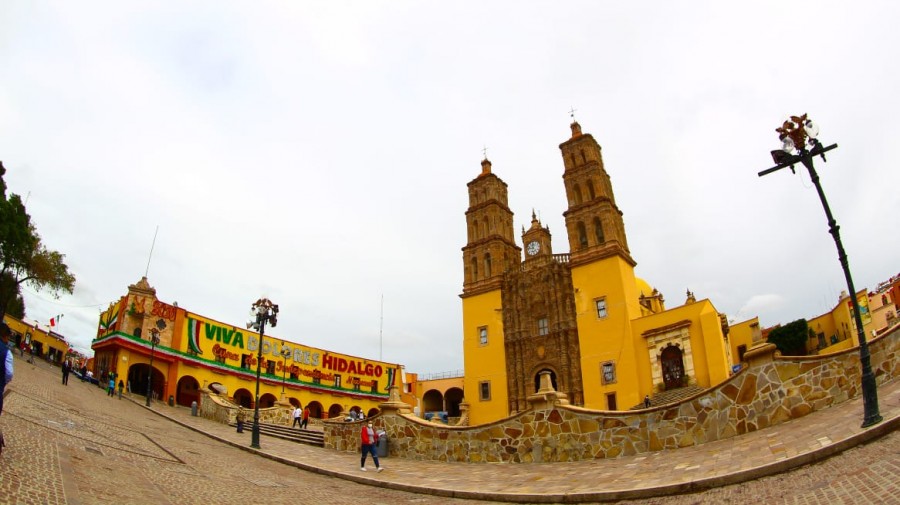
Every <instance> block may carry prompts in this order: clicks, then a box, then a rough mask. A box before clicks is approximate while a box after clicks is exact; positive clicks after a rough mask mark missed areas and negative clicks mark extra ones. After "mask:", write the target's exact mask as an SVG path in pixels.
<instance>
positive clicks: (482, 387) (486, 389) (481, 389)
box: [478, 381, 491, 402]
mask: <svg viewBox="0 0 900 505" xmlns="http://www.w3.org/2000/svg"><path fill="white" fill-rule="evenodd" d="M478 399H479V400H481V401H483V402H486V401H490V399H491V381H481V382H479V383H478Z"/></svg>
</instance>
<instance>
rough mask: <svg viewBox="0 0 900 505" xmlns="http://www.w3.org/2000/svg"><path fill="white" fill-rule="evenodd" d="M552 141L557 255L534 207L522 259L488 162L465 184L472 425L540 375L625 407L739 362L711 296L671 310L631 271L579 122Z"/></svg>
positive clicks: (579, 394)
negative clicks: (558, 180)
mask: <svg viewBox="0 0 900 505" xmlns="http://www.w3.org/2000/svg"><path fill="white" fill-rule="evenodd" d="M559 148H560V151H561V154H562V160H563V173H562V179H563V188H562V189H564V190H565V194H566V199H567V201H568V209H567V210H566V211H565V212H564V213H563V216H564V218H565V226H566V229H565V233H566V237H565V238H566V240H567V242H568V249H569V251H568V252H564V253H556V252H554V251H553V249H552V243H551V235H550V230H549V229H548V228H547V227H545V226H543V225H542V223H541V222H540V221H539V220H538V219H537V217H536V216H535V214H534V212H532V216H531V225H530V227H529V228H527V229H525V228H524V227H523V229H522V234H521V244H522V246H523V247H524V253H525V256H524V258H523V257H522V249H523V247H520V246H519V245H518V243H517V241H516V237H515V235H514V230H513V212H512V210H511V209H510V208H509V207H508V194H507V185H506V183H504V182H503V180H502V179H500V178H499V177H498V176H497V175H496V174H494V173H493V170H492V165H491V162H490V161H489V160H487V159H485V160H483V161H482V162H481V173H480V174H479V175H478V177H476V178H475V179H474V180H472V181H471V182H469V183H468V193H469V207H468V210H467V211H466V225H467V230H468V233H467V243H466V245H465V247H463V249H462V252H463V262H464V282H463V292H462V294H461V295H460V296H461V298H462V305H463V351H464V360H465V378H464V391H465V400H466V403H468V405H469V422H470V423H471V424H479V423H485V422H490V421H494V420H497V419H500V418H503V417H506V416H508V415H511V414H514V413H516V412H520V411H523V410H525V409H527V408H528V406H529V404H528V401H527V398H528V396H529V395H532V394H534V393H535V392H536V390H537V389H538V381H539V374H540V373H541V372H544V371H547V372H550V378H551V381H552V383H553V385H554V386H555V389H556V390H557V391H560V392H562V393H564V394H565V396H566V398H567V400H568V402H569V403H571V404H573V405H578V406H584V407H587V408H593V409H604V410H624V409H628V408H630V407H633V406H635V405H637V404H640V403H641V402H642V400H643V399H644V396H645V395H649V396H651V397H652V396H653V395H654V394H657V393H660V392H663V391H666V390H672V389H678V388H682V387H685V386H700V387H709V386H711V385H713V384H717V383H719V382H721V381H723V380H725V379H727V378H728V377H729V376H730V375H731V373H732V365H733V364H734V363H737V362H738V361H737V360H736V359H733V358H732V354H733V350H732V347H731V345H730V344H729V342H728V338H727V337H728V324H727V321H726V319H725V317H724V315H722V314H720V313H719V312H718V311H717V310H716V308H715V307H714V306H713V304H712V302H710V301H709V300H704V299H701V300H697V299H696V298H695V297H694V295H693V294H692V293H690V292H688V293H687V297H686V301H685V303H684V304H683V305H681V306H678V307H674V308H669V309H667V308H666V306H665V300H664V298H663V295H662V294H661V293H660V292H658V291H657V290H656V289H654V288H653V287H652V286H651V285H650V284H648V283H647V282H645V281H644V280H642V279H640V278H638V277H636V276H635V272H634V268H635V265H636V262H635V260H634V259H633V258H632V256H631V251H630V250H629V248H628V241H627V237H626V234H625V225H624V222H623V219H622V215H623V214H622V211H621V210H619V207H618V205H617V204H616V200H615V196H614V194H613V188H612V183H611V182H610V177H609V175H608V173H607V172H606V169H605V167H604V164H603V159H602V156H601V149H600V146H599V144H598V143H597V142H596V141H595V140H594V138H593V137H592V136H591V135H590V134H583V133H582V131H581V126H580V125H579V124H578V123H577V122H575V123H572V125H571V137H570V138H569V139H568V140H566V141H565V142H563V143H562V144H560V146H559ZM757 326H758V322H757ZM757 331H758V330H757ZM747 332H748V333H747V335H752V330H750V329H749V327H748V329H747ZM742 334H743V333H742Z"/></svg>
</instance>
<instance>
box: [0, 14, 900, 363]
mask: <svg viewBox="0 0 900 505" xmlns="http://www.w3.org/2000/svg"><path fill="white" fill-rule="evenodd" d="M898 10H900V7H898V6H897V5H895V4H894V3H888V2H863V3H862V4H858V3H857V4H854V5H853V6H852V7H851V6H849V5H844V4H843V3H837V2H824V3H823V2H799V3H791V4H784V3H775V2H766V3H763V4H748V5H742V6H732V5H725V4H720V3H713V2H710V3H699V4H688V5H681V4H679V5H670V4H667V3H665V2H653V3H650V4H644V5H641V6H637V7H635V6H632V5H625V4H623V5H614V6H610V5H595V4H593V3H589V2H576V3H567V4H562V5H553V6H550V5H543V4H540V3H531V2H525V3H522V2H515V3H512V2H501V3H491V4H486V5H482V4H478V5H476V4H467V3H463V4H454V5H448V4H437V3H424V4H422V3H391V4H386V3H371V2H338V3H329V4H327V5H326V4H320V5H310V4H306V3H300V4H297V3H292V2H268V3H262V4H254V5H252V6H251V5H249V4H247V5H245V4H241V3H237V2H208V3H189V4H184V3H176V2H168V3H162V4H153V5H149V4H148V5H146V6H136V5H131V4H121V3H116V2H96V3H83V2H79V3H78V4H77V5H76V4H70V3H65V2H60V3H54V2H46V3H40V4H34V3H31V2H16V1H13V2H5V3H3V4H2V5H0V68H3V69H4V79H3V80H2V82H0V159H2V160H3V161H4V163H5V165H6V167H7V169H8V170H9V172H8V173H7V176H6V181H7V183H8V185H9V187H10V189H11V191H13V192H16V193H20V194H23V195H24V194H28V193H30V195H31V196H30V198H29V202H28V209H29V212H30V213H31V215H32V217H33V219H34V221H35V223H36V225H37V227H38V229H39V231H40V233H41V234H42V236H43V237H44V238H45V240H46V242H47V244H48V245H49V246H50V247H51V248H54V249H57V250H59V251H61V252H63V253H65V254H66V255H67V261H68V264H69V265H70V267H72V270H73V271H74V273H75V274H76V275H77V277H78V280H79V282H78V286H77V289H76V292H75V294H74V295H73V296H71V297H63V298H62V299H61V300H58V301H54V300H52V299H50V297H48V296H45V295H34V294H31V293H26V301H27V303H28V314H29V316H31V317H34V318H36V319H40V320H46V319H48V318H49V317H51V316H52V315H56V314H58V313H60V312H64V313H66V316H65V318H64V319H63V327H62V330H63V332H64V333H65V334H66V335H67V336H68V337H69V338H70V340H73V342H75V343H76V345H77V346H78V347H81V348H87V347H89V345H90V339H91V337H92V336H93V334H94V331H95V327H96V314H97V312H98V310H99V308H105V307H106V305H107V304H108V303H109V302H110V301H112V300H114V299H116V298H118V297H119V296H121V295H122V294H124V292H125V290H126V288H127V285H128V284H131V283H133V282H135V281H137V280H138V279H139V278H140V276H141V275H143V273H144V271H145V269H146V268H147V259H148V257H147V256H148V254H149V249H150V242H151V240H152V238H153V232H154V229H155V228H156V226H157V225H158V226H159V230H160V231H159V237H158V239H157V243H156V247H155V250H154V255H153V260H152V262H151V263H150V268H149V272H150V282H151V283H152V284H153V285H154V286H155V287H156V288H157V290H158V293H159V295H160V297H161V298H162V299H164V300H166V301H170V302H171V301H176V300H177V301H178V302H179V304H180V305H181V306H183V307H187V308H189V309H190V310H193V311H196V312H199V313H203V314H205V315H208V316H210V317H213V318H217V319H221V320H224V321H229V322H232V323H234V324H240V323H242V322H243V319H244V318H245V316H246V312H247V309H248V307H249V303H250V302H252V301H253V300H255V299H256V298H257V297H258V296H259V295H261V294H263V293H267V294H269V295H270V296H271V297H273V298H276V301H277V302H279V303H280V304H281V307H282V311H283V314H282V317H281V319H280V323H279V326H278V328H277V332H276V334H277V335H279V336H284V337H286V338H289V339H292V340H297V341H300V342H303V343H308V344H311V345H316V346H320V347H325V348H328V349H333V350H335V351H341V352H349V353H359V354H363V355H365V356H377V354H378V352H384V358H385V359H386V360H393V361H398V362H401V363H404V364H405V365H407V369H408V370H410V371H421V372H433V371H441V370H452V369H458V368H461V366H462V357H461V354H462V353H461V347H462V346H461V303H460V300H459V298H458V296H457V295H458V294H459V293H460V291H461V290H462V254H461V252H460V249H461V247H462V246H463V245H465V240H466V236H465V217H464V212H465V210H466V206H467V204H468V202H467V193H466V183H467V182H468V181H470V180H471V179H472V178H474V177H475V176H476V175H477V174H478V173H479V171H480V165H479V161H480V159H481V149H482V147H483V146H485V145H486V146H487V147H488V156H489V157H490V158H491V160H492V161H493V162H494V172H495V173H497V174H498V175H499V176H500V177H501V178H503V179H504V180H505V181H506V182H507V183H508V184H509V191H510V207H511V208H512V210H513V212H515V215H516V221H515V229H516V231H517V233H518V231H519V230H520V228H521V226H523V225H527V224H528V222H529V220H530V216H531V210H532V209H535V210H536V211H537V212H538V213H539V215H540V217H541V219H542V220H543V222H544V223H545V224H547V225H549V226H550V229H551V232H552V233H553V234H554V237H555V241H554V244H553V245H554V250H555V251H556V252H565V251H566V250H567V249H568V247H567V241H566V238H565V227H564V224H563V218H562V212H563V211H564V210H565V205H566V202H565V195H564V191H563V186H562V180H561V175H562V163H561V159H560V156H559V151H558V148H557V146H558V144H559V143H560V142H562V141H564V140H565V139H566V138H567V137H568V120H569V118H568V116H567V111H568V110H569V108H570V107H571V106H574V107H575V108H576V109H577V112H576V117H577V119H578V120H579V121H580V122H581V124H582V126H583V128H584V130H585V131H586V132H590V133H592V134H593V135H594V137H595V138H596V139H597V140H598V142H599V143H600V144H601V146H602V147H603V153H604V161H605V164H606V169H607V171H608V172H609V173H610V175H611V177H612V181H613V185H614V189H615V192H616V199H617V203H618V205H619V207H620V209H621V210H622V211H623V213H624V219H625V226H626V231H627V233H628V236H629V245H630V247H631V252H632V255H633V256H634V258H635V259H636V260H637V261H638V275H640V276H642V277H643V278H646V279H647V281H648V282H650V283H651V284H652V285H653V286H655V287H657V288H658V289H660V290H661V291H662V292H663V293H664V295H665V296H666V298H667V300H669V305H670V306H674V305H676V304H677V303H680V302H681V300H682V299H683V298H682V296H683V293H684V291H685V289H691V290H692V291H694V293H695V294H696V295H697V296H698V297H700V298H707V297H708V298H710V299H712V301H713V303H714V304H715V305H716V307H717V308H718V309H719V310H720V311H723V312H725V313H727V314H728V315H729V316H730V317H731V318H736V317H738V318H744V317H752V316H755V315H758V316H760V318H761V322H762V324H763V325H772V324H776V323H783V322H788V321H791V320H794V319H797V318H799V317H812V316H814V315H818V314H821V313H822V312H824V311H826V310H828V309H829V308H830V307H831V306H833V304H834V303H835V301H836V299H837V293H839V292H840V291H841V290H842V289H846V288H845V287H844V281H843V276H842V274H841V271H840V265H839V264H838V262H837V255H836V252H835V249H834V244H833V242H832V241H831V237H830V236H829V235H828V232H827V225H826V223H825V218H824V215H823V213H822V209H821V205H820V203H819V202H818V197H817V196H816V193H815V190H814V189H812V186H811V183H810V181H809V177H808V176H807V175H802V174H798V175H791V174H790V173H789V172H783V173H778V174H772V175H769V176H766V177H763V178H759V177H757V175H756V172H758V171H760V170H762V169H765V168H768V167H769V166H770V165H771V161H770V159H769V155H768V152H769V150H771V149H773V148H775V147H776V146H777V139H776V137H775V133H774V128H775V127H776V126H778V125H779V124H780V123H781V121H782V120H783V119H785V118H786V117H787V116H788V115H790V114H797V113H803V112H809V113H810V114H811V115H812V116H813V117H814V118H815V119H817V120H818V122H819V123H820V125H821V127H822V135H823V139H824V140H825V141H826V142H828V143H830V142H837V143H839V144H840V149H837V150H835V151H833V152H831V153H830V156H829V157H828V163H827V164H826V163H822V162H818V163H817V167H818V168H819V171H820V175H821V176H822V183H823V185H824V187H825V190H826V192H827V194H828V196H829V198H830V200H829V201H830V203H831V205H832V210H833V211H834V213H835V216H836V218H837V220H838V222H839V223H840V225H841V233H842V235H843V237H844V241H845V247H846V249H847V252H848V254H849V256H850V264H851V266H852V267H853V272H854V276H855V281H856V285H857V287H859V288H862V287H865V286H873V285H875V284H876V283H877V282H879V281H881V280H883V279H885V278H887V277H889V276H890V275H893V274H895V273H897V272H896V271H897V270H898V268H897V265H896V261H895V255H891V254H889V252H890V251H892V250H893V248H894V246H893V242H892V241H891V235H890V233H885V230H886V229H889V226H890V216H896V215H898V213H900V199H897V198H896V197H895V193H896V190H895V188H897V187H898V185H900V172H898V171H896V170H892V169H891V167H892V159H893V158H892V156H891V154H889V152H890V146H892V145H893V139H894V138H896V137H897V128H896V126H895V125H894V124H893V123H892V122H890V120H889V119H890V118H892V117H894V116H895V115H896V113H897V111H898V102H897V100H896V97H895V92H894V90H896V89H897V88H898V84H900V72H898V67H897V66H896V65H889V64H885V60H884V56H883V54H882V53H883V52H884V50H885V48H891V47H897V46H898V42H900V40H898V38H900V36H898V35H896V34H895V30H894V29H893V25H892V23H893V20H894V19H897V14H898V12H897V11H898ZM773 12H777V13H778V15H773ZM797 19H802V20H803V24H802V26H803V30H802V31H800V32H799V33H800V35H797V34H798V30H797V24H796V23H797V21H796V20H797ZM761 293H768V294H766V295H763V294H761ZM776 294H777V295H776ZM382 295H384V300H385V302H384V303H385V312H384V321H383V323H382V321H381V313H380V305H381V296H382ZM70 321H71V322H70ZM379 335H380V336H379ZM382 341H383V343H382Z"/></svg>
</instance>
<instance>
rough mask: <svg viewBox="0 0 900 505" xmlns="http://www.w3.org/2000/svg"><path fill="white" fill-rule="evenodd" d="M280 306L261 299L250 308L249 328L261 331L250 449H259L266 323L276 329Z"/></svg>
mask: <svg viewBox="0 0 900 505" xmlns="http://www.w3.org/2000/svg"><path fill="white" fill-rule="evenodd" d="M277 317H278V305H275V304H274V303H272V302H271V301H270V300H269V299H268V298H260V299H259V300H256V301H255V302H253V305H252V306H251V307H250V321H249V322H247V328H248V329H249V328H253V329H254V330H257V331H259V347H258V348H257V353H256V401H255V402H254V403H253V432H252V435H251V438H250V447H252V448H254V449H259V370H260V364H261V363H262V343H263V335H264V334H265V332H266V323H269V325H270V326H272V327H275V325H276V324H277V323H278V320H277Z"/></svg>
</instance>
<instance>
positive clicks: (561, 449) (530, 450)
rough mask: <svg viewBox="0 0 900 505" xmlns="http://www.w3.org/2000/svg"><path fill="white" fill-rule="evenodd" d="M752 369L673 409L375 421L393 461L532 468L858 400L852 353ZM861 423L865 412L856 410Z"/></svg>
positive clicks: (339, 446) (892, 362) (762, 354)
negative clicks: (455, 421)
mask: <svg viewBox="0 0 900 505" xmlns="http://www.w3.org/2000/svg"><path fill="white" fill-rule="evenodd" d="M869 348H870V352H871V355H872V368H873V371H874V372H875V377H876V381H877V383H878V384H882V383H884V382H886V381H889V380H892V379H894V378H896V377H897V376H898V374H900V360H898V350H900V331H898V330H895V331H893V332H891V333H889V334H885V335H883V336H881V337H879V338H877V339H875V340H873V341H872V342H870V344H869ZM745 359H747V360H748V361H749V366H748V367H746V368H745V369H744V370H742V371H741V372H740V373H738V374H736V375H735V376H733V377H731V378H729V379H728V380H727V381H725V382H723V383H721V384H719V385H718V386H716V387H714V388H711V389H708V390H706V391H704V392H702V393H700V394H698V395H696V396H694V397H691V398H687V399H685V400H683V401H681V402H679V403H676V404H670V405H663V406H660V407H656V408H650V409H644V410H636V411H626V412H607V411H596V410H589V409H584V408H579V407H573V406H569V405H561V404H556V405H553V406H552V407H551V408H546V409H541V410H536V409H535V410H528V411H525V412H522V413H519V414H516V415H514V416H512V417H509V418H506V419H503V420H500V421H497V422H494V423H489V424H484V425H478V426H466V427H455V426H444V425H435V424H433V423H429V422H427V421H424V420H422V419H419V418H417V417H415V416H413V415H410V414H399V413H398V414H391V413H390V411H386V412H385V414H384V415H379V416H375V417H373V418H372V419H371V420H372V421H373V422H374V423H375V426H376V429H383V430H384V431H385V432H386V433H387V434H388V437H389V438H388V440H389V443H388V450H389V454H390V456H392V457H404V458H409V459H421V460H437V461H461V462H469V463H480V462H507V463H532V462H534V463H537V462H560V461H575V460H584V459H596V458H611V457H616V456H628V455H635V454H639V453H645V452H650V451H659V450H663V449H675V448H679V447H687V446H691V445H698V444H703V443H706V442H712V441H714V440H721V439H726V438H729V437H734V436H736V435H741V434H743V433H747V432H750V431H755V430H759V429H763V428H766V427H769V426H773V425H776V424H779V423H783V422H785V421H788V420H791V419H796V418H799V417H803V416H805V415H807V414H809V413H810V412H814V411H816V410H820V409H824V408H827V407H829V406H831V405H834V404H837V403H841V402H844V401H847V400H848V399H850V398H854V397H856V396H858V395H859V394H860V373H861V372H860V366H859V351H858V349H857V348H853V349H847V350H846V351H841V352H839V353H835V354H832V355H828V356H808V357H775V356H774V346H773V345H771V344H766V345H765V346H762V347H759V348H754V349H751V350H750V351H748V353H747V354H746V355H745ZM860 422H862V411H860ZM361 424H362V423H359V422H355V423H342V422H341V423H339V422H334V423H332V422H325V423H324V425H325V447H329V448H332V449H335V450H339V451H358V450H359V430H360V426H361Z"/></svg>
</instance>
